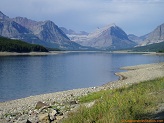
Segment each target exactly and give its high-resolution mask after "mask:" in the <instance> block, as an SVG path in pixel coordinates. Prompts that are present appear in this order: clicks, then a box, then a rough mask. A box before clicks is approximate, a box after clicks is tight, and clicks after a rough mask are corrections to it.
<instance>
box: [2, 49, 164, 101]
mask: <svg viewBox="0 0 164 123" xmlns="http://www.w3.org/2000/svg"><path fill="white" fill-rule="evenodd" d="M158 62H164V56H162V55H161V56H157V55H142V54H119V53H117V54H113V53H108V52H71V53H64V54H58V55H46V56H2V57H0V102H2V101H8V100H13V99H18V98H23V97H27V96H31V95H38V94H44V93H51V92H57V91H63V90H70V89H76V88H84V87H94V86H100V85H103V84H105V83H107V82H110V81H114V80H117V79H118V77H117V76H115V74H114V73H116V72H120V71H121V70H120V69H119V68H120V67H123V66H131V65H138V64H148V63H158Z"/></svg>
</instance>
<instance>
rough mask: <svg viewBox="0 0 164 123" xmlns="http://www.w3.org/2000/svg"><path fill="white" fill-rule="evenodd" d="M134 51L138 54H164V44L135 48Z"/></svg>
mask: <svg viewBox="0 0 164 123" xmlns="http://www.w3.org/2000/svg"><path fill="white" fill-rule="evenodd" d="M132 51H136V52H164V42H161V43H155V44H150V45H147V46H141V47H135V48H133V49H132Z"/></svg>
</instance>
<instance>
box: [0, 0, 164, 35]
mask: <svg viewBox="0 0 164 123" xmlns="http://www.w3.org/2000/svg"><path fill="white" fill-rule="evenodd" d="M0 11H2V12H3V13H4V14H6V15H8V16H9V17H12V18H13V17H16V16H21V17H27V18H29V19H32V20H37V21H44V20H52V21H53V22H54V23H55V24H57V25H58V26H62V27H66V28H67V29H73V30H75V31H81V30H84V31H87V32H92V31H94V30H95V29H96V28H98V27H103V26H105V25H108V24H110V23H115V24H116V25H117V26H119V27H121V28H122V29H123V30H124V31H125V32H126V33H127V34H129V33H133V34H135V35H138V36H141V35H144V34H146V33H149V32H150V31H152V30H153V29H154V28H156V27H157V26H158V25H160V24H162V23H164V0H1V2H0Z"/></svg>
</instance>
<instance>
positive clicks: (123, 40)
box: [75, 24, 136, 49]
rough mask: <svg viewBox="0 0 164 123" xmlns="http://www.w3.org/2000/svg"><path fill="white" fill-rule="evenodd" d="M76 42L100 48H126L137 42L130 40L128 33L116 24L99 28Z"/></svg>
mask: <svg viewBox="0 0 164 123" xmlns="http://www.w3.org/2000/svg"><path fill="white" fill-rule="evenodd" d="M75 42H77V43H79V44H81V45H83V46H91V47H95V48H99V49H124V48H129V47H133V46H135V45H136V43H135V42H132V41H131V40H129V38H128V36H127V34H126V33H125V32H124V31H123V30H122V29H121V28H119V27H118V26H116V25H115V24H111V25H108V26H105V27H103V28H100V29H97V30H96V31H95V32H93V33H90V34H89V35H86V36H83V37H82V38H81V39H80V38H79V39H77V40H75Z"/></svg>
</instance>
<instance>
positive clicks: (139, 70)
mask: <svg viewBox="0 0 164 123" xmlns="http://www.w3.org/2000/svg"><path fill="white" fill-rule="evenodd" d="M121 69H123V70H127V71H125V72H119V73H116V75H117V76H119V77H120V79H119V80H118V81H113V82H108V83H106V84H104V85H102V86H99V87H89V88H81V89H74V90H68V91H62V92H55V93H49V94H42V95H36V96H30V97H26V98H22V99H17V100H12V101H7V102H1V103H0V123H10V122H17V123H26V122H27V121H29V122H31V123H33V122H39V119H40V116H38V115H39V112H38V111H37V110H36V104H37V103H38V102H43V103H45V104H46V105H48V106H52V105H56V106H58V107H59V108H63V107H62V106H64V105H66V104H68V103H69V104H70V103H71V102H72V103H73V105H75V104H77V103H78V102H76V101H77V99H78V97H80V96H84V95H87V94H89V93H93V92H96V91H100V90H104V89H115V88H120V87H124V86H125V87H126V86H129V85H132V84H135V83H139V82H141V81H145V80H152V79H155V78H158V77H164V62H162V63H155V64H144V65H137V66H128V67H123V68H121ZM57 104H58V105H57ZM60 106H61V107H60ZM74 107H75V106H72V107H70V110H71V108H74ZM51 112H52V111H51ZM66 112H67V111H64V109H63V112H62V116H61V118H64V116H65V115H64V114H65V113H66ZM36 117H37V118H36ZM51 121H52V122H58V120H56V119H52V120H51ZM40 122H41V121H40Z"/></svg>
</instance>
